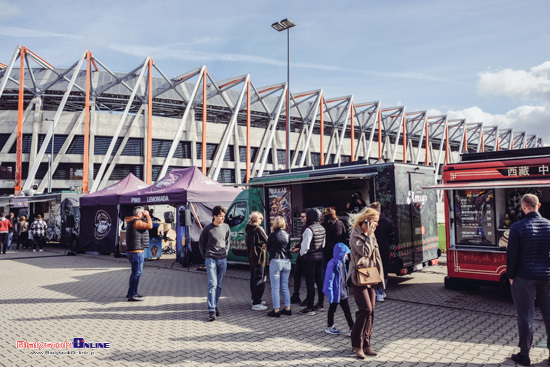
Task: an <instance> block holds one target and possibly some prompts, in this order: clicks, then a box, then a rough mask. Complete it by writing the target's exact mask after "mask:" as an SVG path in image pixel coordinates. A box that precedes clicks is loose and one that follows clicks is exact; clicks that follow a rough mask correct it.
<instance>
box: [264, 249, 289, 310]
mask: <svg viewBox="0 0 550 367" xmlns="http://www.w3.org/2000/svg"><path fill="white" fill-rule="evenodd" d="M290 268H291V265H290V259H273V260H271V261H270V263H269V280H270V282H271V301H272V302H273V308H281V300H280V298H279V290H280V291H281V293H282V294H283V305H284V306H285V307H290V291H289V290H288V277H289V276H290Z"/></svg>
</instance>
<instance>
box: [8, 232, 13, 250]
mask: <svg viewBox="0 0 550 367" xmlns="http://www.w3.org/2000/svg"><path fill="white" fill-rule="evenodd" d="M12 239H13V232H9V233H8V250H10V251H11V240H12Z"/></svg>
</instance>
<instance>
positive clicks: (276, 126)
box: [0, 46, 543, 194]
mask: <svg viewBox="0 0 550 367" xmlns="http://www.w3.org/2000/svg"><path fill="white" fill-rule="evenodd" d="M21 70H24V73H21V72H20V71H21ZM286 93H287V85H286V83H280V84H277V85H272V86H267V87H256V86H255V85H254V84H253V82H252V81H251V78H250V76H249V75H244V76H238V77H235V78H231V79H228V80H223V81H214V80H213V79H212V78H211V76H210V74H208V72H207V68H206V66H201V67H198V68H196V69H194V70H191V71H189V72H186V73H183V74H181V75H179V76H176V77H167V76H166V75H165V73H164V72H163V71H162V70H161V69H160V68H159V66H158V65H156V64H155V63H154V62H153V60H152V58H150V57H148V58H146V59H145V60H144V61H143V63H141V64H140V65H138V66H137V67H135V68H134V69H132V70H131V71H129V72H127V73H120V72H113V71H111V70H109V68H108V67H107V66H105V65H104V64H103V63H102V62H101V61H100V60H98V59H96V58H95V57H94V56H93V55H92V53H91V52H90V51H86V52H84V53H83V55H82V57H81V58H80V59H78V60H77V61H76V62H74V64H73V65H72V66H70V67H68V68H56V67H54V66H52V65H50V64H49V63H48V62H47V61H45V60H43V59H42V58H40V57H39V56H38V55H37V54H35V53H34V52H32V51H30V50H28V49H26V48H25V47H22V46H18V47H17V49H16V51H15V52H14V54H13V56H12V58H11V60H10V61H9V63H7V64H0V126H2V129H1V131H0V161H1V162H0V163H1V164H0V194H14V193H16V194H17V193H19V192H21V191H23V192H24V191H25V190H32V189H33V187H34V188H35V189H36V191H37V192H46V191H49V190H50V189H51V190H52V191H60V190H67V189H69V188H75V189H76V190H79V191H80V190H82V191H84V192H93V191H96V190H98V189H101V188H103V187H105V186H108V185H110V184H112V183H114V182H117V181H119V180H120V179H122V178H124V177H125V176H126V175H127V174H128V173H133V174H134V175H135V176H137V177H139V178H141V179H143V180H144V181H146V182H148V183H151V182H155V181H156V180H157V178H160V177H162V176H164V174H166V173H167V172H168V171H170V170H171V169H174V168H182V167H189V166H196V167H199V168H202V170H203V171H204V172H205V173H206V174H208V175H209V176H210V177H211V178H213V179H215V180H218V181H220V182H225V183H236V184H240V183H245V182H247V181H248V180H249V178H251V177H254V176H261V175H264V174H265V173H266V172H268V171H270V170H278V169H285V168H287V162H286V149H287V146H288V147H289V148H290V151H291V162H290V167H291V169H292V168H297V167H303V166H310V165H325V164H342V163H345V162H349V161H356V160H364V161H366V162H369V163H374V162H376V161H379V160H386V161H395V162H410V163H417V164H426V165H432V166H435V167H436V169H439V167H440V166H441V165H442V164H445V163H454V162H456V161H458V159H459V156H460V154H465V153H471V152H480V151H492V150H511V149H524V148H534V147H538V146H542V145H543V142H542V139H541V138H539V137H537V136H536V135H530V134H528V133H526V132H515V131H513V130H512V129H500V128H499V127H498V126H485V125H484V124H483V122H467V121H465V120H462V119H461V120H451V119H448V118H447V116H444V115H443V116H428V114H427V112H426V111H419V112H408V111H406V108H405V107H404V106H398V107H384V106H382V103H381V102H380V101H374V102H365V103H363V102H356V101H355V100H354V98H353V96H352V95H349V96H344V97H338V98H329V97H325V96H324V94H323V90H322V89H317V90H312V91H307V92H302V93H290V97H291V99H290V100H291V103H290V108H289V111H290V119H289V120H290V126H289V129H290V142H289V144H287V142H286V121H285V117H286V111H287V108H286V107H287V106H286Z"/></svg>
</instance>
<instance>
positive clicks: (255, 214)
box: [248, 212, 263, 223]
mask: <svg viewBox="0 0 550 367" xmlns="http://www.w3.org/2000/svg"><path fill="white" fill-rule="evenodd" d="M262 217H263V216H262V213H260V212H252V213H250V215H249V216H248V223H252V222H255V221H257V220H258V219H260V218H262Z"/></svg>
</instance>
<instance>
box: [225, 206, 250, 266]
mask: <svg viewBox="0 0 550 367" xmlns="http://www.w3.org/2000/svg"><path fill="white" fill-rule="evenodd" d="M247 209H248V204H247V202H246V201H245V200H243V201H235V202H233V204H231V206H230V207H229V209H228V210H227V214H226V219H225V222H226V223H227V224H228V225H229V227H230V228H231V246H230V248H229V253H228V256H227V260H228V261H232V262H242V263H248V254H247V251H246V243H245V240H246V232H245V228H246V223H247V222H248V220H247V219H248V218H247Z"/></svg>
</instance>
